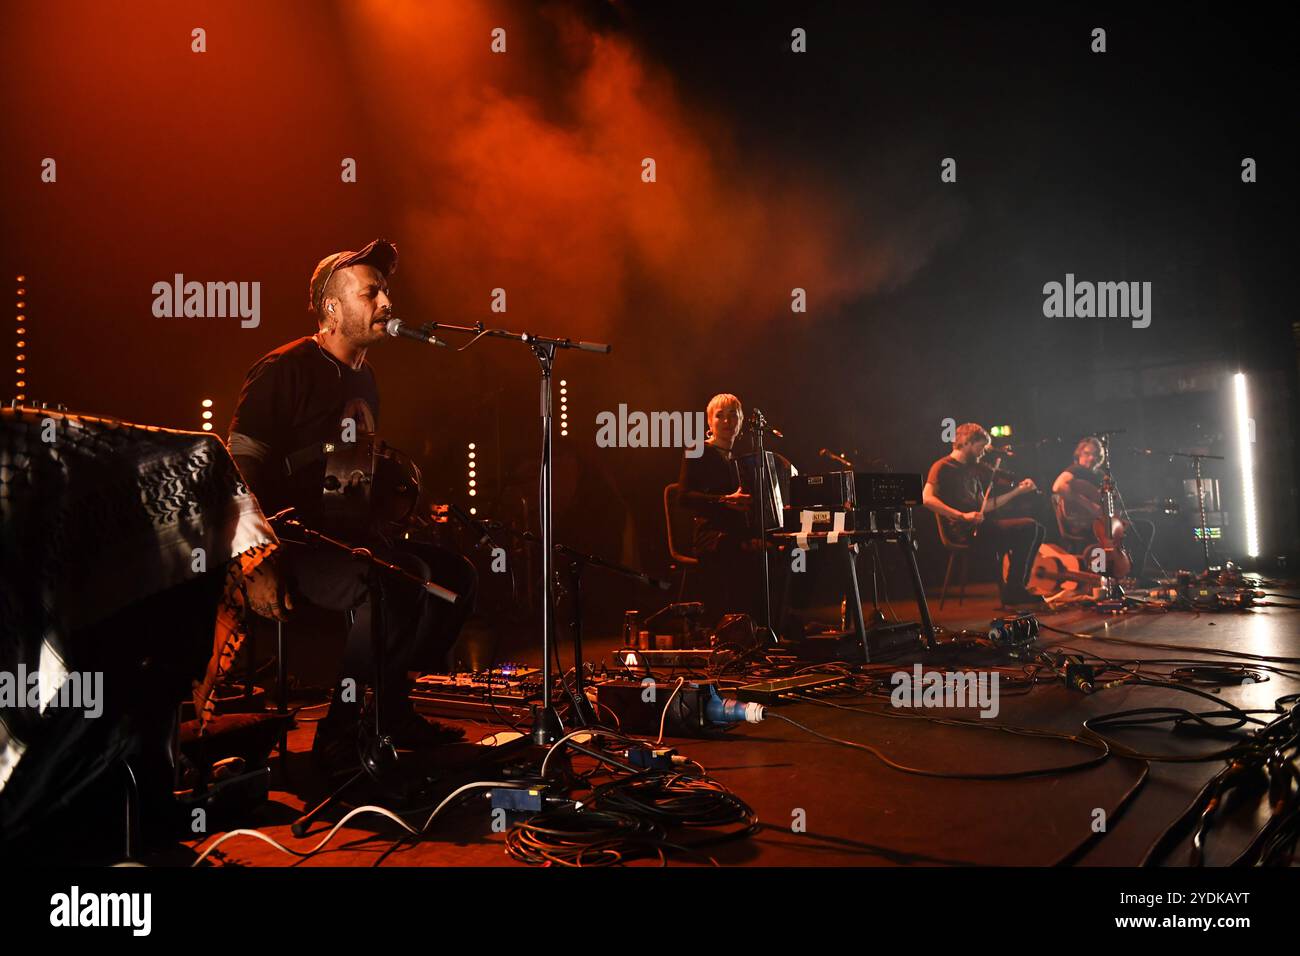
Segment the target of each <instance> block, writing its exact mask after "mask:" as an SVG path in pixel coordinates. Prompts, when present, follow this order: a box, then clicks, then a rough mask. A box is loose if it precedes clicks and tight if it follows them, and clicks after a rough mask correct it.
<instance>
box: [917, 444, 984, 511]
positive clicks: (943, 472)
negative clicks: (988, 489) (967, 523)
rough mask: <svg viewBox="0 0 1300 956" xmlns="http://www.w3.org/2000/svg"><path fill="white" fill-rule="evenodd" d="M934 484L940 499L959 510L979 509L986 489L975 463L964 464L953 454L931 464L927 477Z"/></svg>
mask: <svg viewBox="0 0 1300 956" xmlns="http://www.w3.org/2000/svg"><path fill="white" fill-rule="evenodd" d="M925 480H926V481H927V482H928V483H929V484H932V485H934V488H935V492H936V493H937V494H938V495H939V500H940V501H942V502H943V503H944V504H946V505H947V506H948V507H949V508H955V509H956V510H958V511H962V512H965V511H979V510H980V499H981V498H983V497H984V491H983V489H982V488H981V486H980V482H979V473H978V470H977V469H976V467H975V466H974V465H963V464H962V463H961V462H959V461H958V460H957V459H956V458H953V457H952V456H951V455H944V456H943V457H942V458H940V459H939V460H938V461H936V462H935V463H934V464H933V465H931V466H930V474H929V475H927V476H926V479H925Z"/></svg>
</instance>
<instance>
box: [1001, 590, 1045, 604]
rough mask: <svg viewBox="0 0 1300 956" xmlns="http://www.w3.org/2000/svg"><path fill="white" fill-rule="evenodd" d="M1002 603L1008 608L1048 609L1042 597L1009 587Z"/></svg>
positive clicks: (1031, 592)
mask: <svg viewBox="0 0 1300 956" xmlns="http://www.w3.org/2000/svg"><path fill="white" fill-rule="evenodd" d="M1002 603H1003V604H1005V605H1006V606H1007V607H1032V608H1037V607H1046V606H1047V602H1046V601H1044V600H1043V597H1042V595H1040V594H1035V593H1034V592H1033V591H1029V590H1026V589H1025V588H1019V587H1008V588H1007V589H1006V591H1005V592H1004V594H1003V598H1002Z"/></svg>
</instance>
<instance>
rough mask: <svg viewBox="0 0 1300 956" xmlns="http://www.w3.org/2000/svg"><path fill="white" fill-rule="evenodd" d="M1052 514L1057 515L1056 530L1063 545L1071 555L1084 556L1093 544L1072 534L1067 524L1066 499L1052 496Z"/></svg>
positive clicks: (1087, 539)
mask: <svg viewBox="0 0 1300 956" xmlns="http://www.w3.org/2000/svg"><path fill="white" fill-rule="evenodd" d="M1052 514H1054V515H1056V530H1057V531H1058V532H1060V535H1061V545H1062V546H1063V547H1064V548H1065V550H1066V551H1069V552H1070V553H1071V554H1083V552H1084V551H1086V550H1087V549H1088V546H1089V545H1090V544H1092V541H1091V539H1089V538H1081V537H1079V536H1077V535H1074V534H1071V533H1070V531H1069V530H1068V526H1067V525H1066V523H1065V499H1064V498H1062V497H1061V496H1060V495H1052Z"/></svg>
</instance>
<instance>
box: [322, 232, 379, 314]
mask: <svg viewBox="0 0 1300 956" xmlns="http://www.w3.org/2000/svg"><path fill="white" fill-rule="evenodd" d="M360 265H367V266H374V267H375V268H376V269H378V270H379V271H380V272H381V273H382V274H383V275H384V277H385V278H387V277H388V276H390V275H392V274H393V273H394V272H396V271H397V246H396V245H394V244H393V243H391V242H389V241H388V240H387V239H375V240H372V241H371V242H370V244H369V245H367V246H366V247H365V248H364V249H360V250H358V251H356V252H336V253H334V254H333V255H329V256H326V257H325V258H324V259H322V260H321V261H320V262H319V263H318V264H317V265H316V271H315V272H313V273H312V274H311V286H310V293H311V301H310V303H309V304H310V306H311V310H312V311H313V312H315V313H316V314H318V315H319V314H320V310H321V301H322V300H323V299H324V298H325V286H326V285H327V284H328V283H329V281H330V276H332V275H333V274H334V273H336V272H338V271H339V270H340V269H346V268H348V267H349V266H360Z"/></svg>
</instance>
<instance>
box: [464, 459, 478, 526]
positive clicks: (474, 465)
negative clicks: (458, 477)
mask: <svg viewBox="0 0 1300 956" xmlns="http://www.w3.org/2000/svg"><path fill="white" fill-rule="evenodd" d="M466 451H467V452H469V468H468V469H467V470H468V471H469V475H468V477H467V479H466V480H467V481H468V482H469V485H468V486H467V488H468V491H469V496H470V497H471V498H474V497H476V496H477V495H478V478H477V475H478V456H477V455H476V453H475V450H474V443H473V442H470V443H469V448H467V449H466ZM469 513H470V514H472V515H476V514H478V508H475V507H473V506H471V507H470V509H469Z"/></svg>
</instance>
